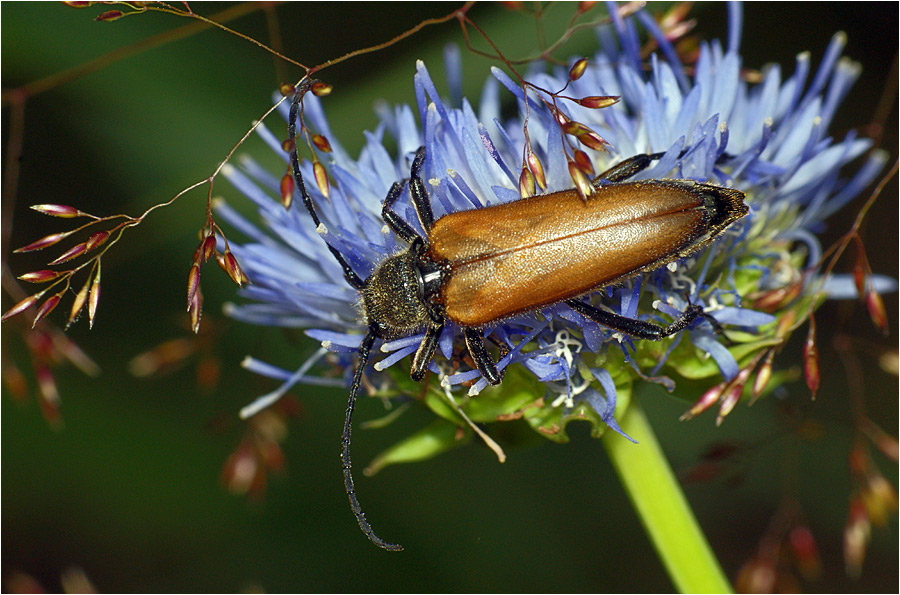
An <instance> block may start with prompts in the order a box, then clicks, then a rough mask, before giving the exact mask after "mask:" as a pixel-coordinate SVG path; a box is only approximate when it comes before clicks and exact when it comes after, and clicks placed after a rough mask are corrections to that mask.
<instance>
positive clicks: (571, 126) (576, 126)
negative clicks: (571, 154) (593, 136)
mask: <svg viewBox="0 0 900 595" xmlns="http://www.w3.org/2000/svg"><path fill="white" fill-rule="evenodd" d="M561 128H562V131H563V132H565V133H566V134H571V135H572V136H579V135H582V134H587V133H588V132H593V130H591V129H590V128H588V127H587V126H585V125H584V124H582V123H581V122H576V121H574V120H568V119H567V121H566V123H565V124H562V125H561Z"/></svg>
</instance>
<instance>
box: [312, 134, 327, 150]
mask: <svg viewBox="0 0 900 595" xmlns="http://www.w3.org/2000/svg"><path fill="white" fill-rule="evenodd" d="M312 142H313V144H314V145H316V148H317V149H319V150H320V151H322V152H323V153H331V143H330V142H328V139H327V138H326V137H324V136H322V135H321V134H314V135H312Z"/></svg>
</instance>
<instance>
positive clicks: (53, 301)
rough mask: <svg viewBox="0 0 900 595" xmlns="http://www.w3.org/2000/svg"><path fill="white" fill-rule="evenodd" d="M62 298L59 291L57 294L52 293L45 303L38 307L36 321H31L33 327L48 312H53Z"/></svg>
mask: <svg viewBox="0 0 900 595" xmlns="http://www.w3.org/2000/svg"><path fill="white" fill-rule="evenodd" d="M61 299H62V293H57V294H55V295H51V296H50V297H48V298H47V299H46V301H44V303H43V304H41V305H40V307H39V308H38V311H37V314H36V315H35V317H34V321H33V322H32V323H31V328H34V327H35V326H36V325H37V323H38V322H40V321H41V320H42V319H43V318H44V317H45V316H47V314H50V312H53V309H54V308H56V306H57V305H59V300H61Z"/></svg>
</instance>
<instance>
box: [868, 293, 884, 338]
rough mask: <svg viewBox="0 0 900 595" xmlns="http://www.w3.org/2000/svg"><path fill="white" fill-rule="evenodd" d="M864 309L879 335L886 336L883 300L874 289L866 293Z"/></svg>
mask: <svg viewBox="0 0 900 595" xmlns="http://www.w3.org/2000/svg"><path fill="white" fill-rule="evenodd" d="M866 308H867V309H868V310H869V317H870V318H871V319H872V322H873V323H875V326H876V327H878V330H879V331H881V334H883V335H886V334H888V330H889V328H888V319H887V310H885V308H884V300H882V299H881V294H879V293H878V292H877V291H875V290H874V289H869V290H868V291H867V292H866Z"/></svg>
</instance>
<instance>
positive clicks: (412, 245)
mask: <svg viewBox="0 0 900 595" xmlns="http://www.w3.org/2000/svg"><path fill="white" fill-rule="evenodd" d="M310 84H311V82H309V81H305V82H304V84H302V85H301V86H300V87H298V89H297V90H296V91H295V93H294V97H293V101H292V102H291V109H290V115H289V120H288V137H289V144H290V146H291V169H292V173H293V177H294V181H295V184H296V186H297V188H298V190H299V192H300V195H301V197H302V198H303V204H304V205H305V207H306V210H307V211H308V212H309V216H310V217H311V218H312V220H313V222H314V223H315V225H316V227H318V226H319V225H320V221H319V216H318V215H317V214H316V209H315V206H314V205H313V202H312V199H311V198H310V196H309V194H308V193H307V191H306V187H305V186H304V183H303V176H302V175H301V173H300V160H299V157H298V155H297V143H296V124H297V113H298V109H299V105H300V101H301V99H302V96H303V94H304V93H305V92H306V91H307V90H308V89H309V86H310ZM662 156H663V153H654V154H650V155H636V156H634V157H632V158H630V159H627V160H625V161H623V162H622V163H620V164H618V165H615V166H613V167H612V168H610V169H608V170H607V171H605V172H603V173H602V174H600V175H599V176H597V177H596V178H594V179H593V180H592V182H591V184H592V186H593V188H594V192H593V193H592V194H591V196H589V197H588V198H587V199H582V198H581V196H580V195H579V194H578V192H577V191H576V190H574V189H571V190H562V191H560V192H552V193H550V194H544V195H540V196H532V197H529V198H523V199H521V200H517V201H513V202H508V203H504V204H499V205H495V206H490V207H485V208H480V209H472V210H468V211H460V212H456V213H451V214H449V215H445V216H444V217H441V218H440V219H438V220H437V221H435V219H434V214H433V213H432V210H431V204H430V202H429V198H428V194H427V192H426V190H425V183H424V182H423V181H422V177H421V171H422V167H423V164H424V161H425V147H421V148H420V149H419V150H418V151H417V152H416V155H415V158H414V159H413V162H412V167H411V168H410V172H409V181H408V184H409V195H410V199H411V200H412V204H413V206H414V207H415V210H416V214H417V215H418V217H419V222H420V223H421V224H422V227H423V228H424V230H425V236H421V235H419V234H418V233H417V232H416V230H415V229H413V227H412V226H411V225H410V224H409V223H407V222H406V221H404V220H403V219H402V218H401V217H400V216H399V215H398V214H397V213H396V212H394V211H393V210H392V207H393V205H394V203H395V202H396V201H397V199H398V198H399V197H400V193H401V192H402V190H403V187H404V185H405V184H406V181H405V180H404V181H400V182H395V183H394V184H393V185H392V186H391V189H390V190H389V191H388V194H387V197H385V199H384V203H383V204H382V208H381V215H382V218H383V219H384V222H385V223H386V224H387V225H388V227H390V228H391V230H392V231H393V232H394V233H395V234H396V235H397V236H398V237H399V238H400V239H402V240H403V241H404V242H406V243H407V244H409V247H408V248H406V249H405V250H402V251H401V252H399V253H397V254H395V255H393V256H390V257H388V258H387V259H385V260H384V261H383V262H382V263H381V264H379V265H378V266H377V267H376V268H375V270H374V271H373V272H372V274H371V275H369V277H368V278H367V279H362V278H361V277H359V275H357V274H356V272H355V271H354V270H353V268H352V267H351V266H350V264H349V263H348V262H347V260H346V259H345V258H344V257H343V256H342V255H341V254H340V252H338V251H337V250H336V249H335V248H333V247H332V246H330V245H329V246H328V249H329V250H330V251H331V253H332V254H333V255H334V258H335V259H336V260H337V262H338V263H339V264H340V266H341V267H342V268H343V270H344V277H345V278H346V279H347V282H348V283H349V284H350V285H352V286H353V287H354V288H355V289H356V290H358V291H359V292H360V294H361V296H362V307H363V311H364V314H365V319H366V324H367V325H368V331H367V332H366V334H365V336H364V337H363V338H362V342H361V343H360V346H359V354H358V355H359V357H358V362H357V366H356V371H355V373H354V375H353V382H352V384H351V385H350V395H349V397H348V399H347V411H346V415H345V417H344V431H343V434H342V436H341V462H342V468H343V473H344V487H345V488H346V490H347V497H348V498H349V500H350V508H351V509H352V510H353V514H354V515H356V520H357V521H358V522H359V526H360V528H361V529H362V530H363V533H365V534H366V536H367V537H368V538H369V539H370V540H371V541H372V542H373V543H374V544H375V545H377V546H378V547H381V548H384V549H386V550H390V551H400V550H402V549H403V547H402V546H401V545H399V544H394V543H389V542H386V541H385V540H383V539H381V538H380V537H379V536H378V535H376V534H375V531H374V530H373V529H372V526H371V525H370V524H369V521H367V520H366V516H365V514H364V513H363V511H362V508H361V507H360V505H359V501H358V499H357V497H356V491H355V488H354V485H353V476H352V474H351V470H350V430H351V419H352V417H353V409H354V407H355V405H356V396H357V393H358V392H359V387H360V383H361V382H362V376H363V372H364V371H365V368H366V365H367V363H368V361H369V353H370V352H371V350H372V345H373V344H374V343H375V339H385V340H393V339H397V338H400V337H405V336H409V335H412V334H415V333H417V332H421V331H423V330H424V331H425V337H424V338H423V339H422V343H421V344H420V345H419V348H418V349H417V350H416V352H415V354H414V355H413V358H412V370H411V373H410V375H411V376H412V378H413V379H414V380H422V379H423V378H424V377H425V370H426V367H427V366H428V363H429V362H430V361H431V358H432V355H433V354H434V350H435V347H436V346H437V342H438V339H439V337H440V335H441V331H442V330H443V329H444V324H445V322H446V321H448V320H449V321H451V322H454V323H456V324H458V325H459V326H460V327H461V328H462V329H463V333H464V335H465V340H466V346H467V347H468V350H469V354H470V355H471V356H472V359H473V360H474V361H475V365H476V367H477V368H478V371H479V372H480V373H481V375H482V376H483V377H484V378H485V380H487V381H488V382H489V383H490V384H499V383H500V380H501V378H502V377H503V374H502V372H501V371H498V370H497V366H496V364H495V363H494V361H493V360H492V359H491V356H490V354H489V353H488V350H487V348H486V347H485V344H484V338H483V337H482V332H481V329H482V328H483V327H485V326H486V325H489V324H491V323H493V322H496V321H498V320H501V319H504V318H507V317H510V316H513V315H515V314H520V313H522V312H529V311H533V310H539V309H540V308H542V307H544V306H548V305H551V304H556V303H559V302H565V303H566V305H568V306H569V307H570V308H572V309H573V310H575V311H576V312H578V313H579V314H581V315H582V316H585V317H586V318H589V319H591V320H594V321H596V322H598V323H599V324H601V325H603V326H605V327H608V328H610V329H613V330H615V331H619V332H621V333H623V334H626V335H631V336H632V337H635V338H638V339H652V340H654V341H656V340H659V339H662V338H663V337H667V336H669V335H672V334H675V333H677V332H678V331H680V330H682V329H684V328H686V327H688V326H689V325H690V324H691V323H692V322H693V321H694V320H695V319H697V318H698V317H707V318H709V316H708V315H706V314H705V313H704V312H703V308H702V307H700V306H698V305H690V306H688V308H687V309H686V310H685V311H684V312H683V313H682V314H681V316H680V317H678V318H677V319H676V320H675V321H674V322H672V323H671V324H670V325H668V326H665V327H663V326H658V325H656V324H653V323H650V322H645V321H642V320H636V319H631V318H627V317H625V316H621V315H619V314H615V313H613V312H609V311H606V310H601V309H598V308H596V307H594V306H592V305H590V304H589V303H588V302H586V301H583V300H581V299H578V298H580V297H581V296H584V295H585V294H588V293H590V292H592V291H595V290H597V289H600V288H602V287H605V286H607V285H611V284H614V283H617V282H619V281H622V280H624V279H626V278H628V277H631V276H634V275H635V274H638V273H640V272H642V271H652V270H655V269H657V268H659V267H661V266H664V265H666V264H668V263H670V262H672V261H674V260H676V259H678V258H682V257H685V256H688V255H689V254H692V253H693V252H696V251H697V250H699V249H700V248H702V247H704V246H706V245H707V244H709V243H710V242H711V241H712V240H713V239H715V237H716V236H718V235H719V234H720V233H722V232H723V231H724V230H725V229H726V228H727V227H728V226H729V225H731V224H732V223H734V222H735V221H737V220H738V219H740V218H741V217H743V216H744V215H746V214H747V205H745V204H744V193H743V192H740V191H738V190H734V189H731V188H722V187H720V186H714V185H712V184H704V183H700V182H694V181H692V180H645V181H641V182H632V183H626V182H623V180H626V179H628V178H630V177H631V176H633V175H634V174H636V173H637V172H639V171H641V170H643V169H645V168H646V167H647V166H648V165H649V164H650V162H651V161H653V160H656V159H660V158H661V157H662ZM601 181H604V182H607V183H606V184H604V185H601Z"/></svg>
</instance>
